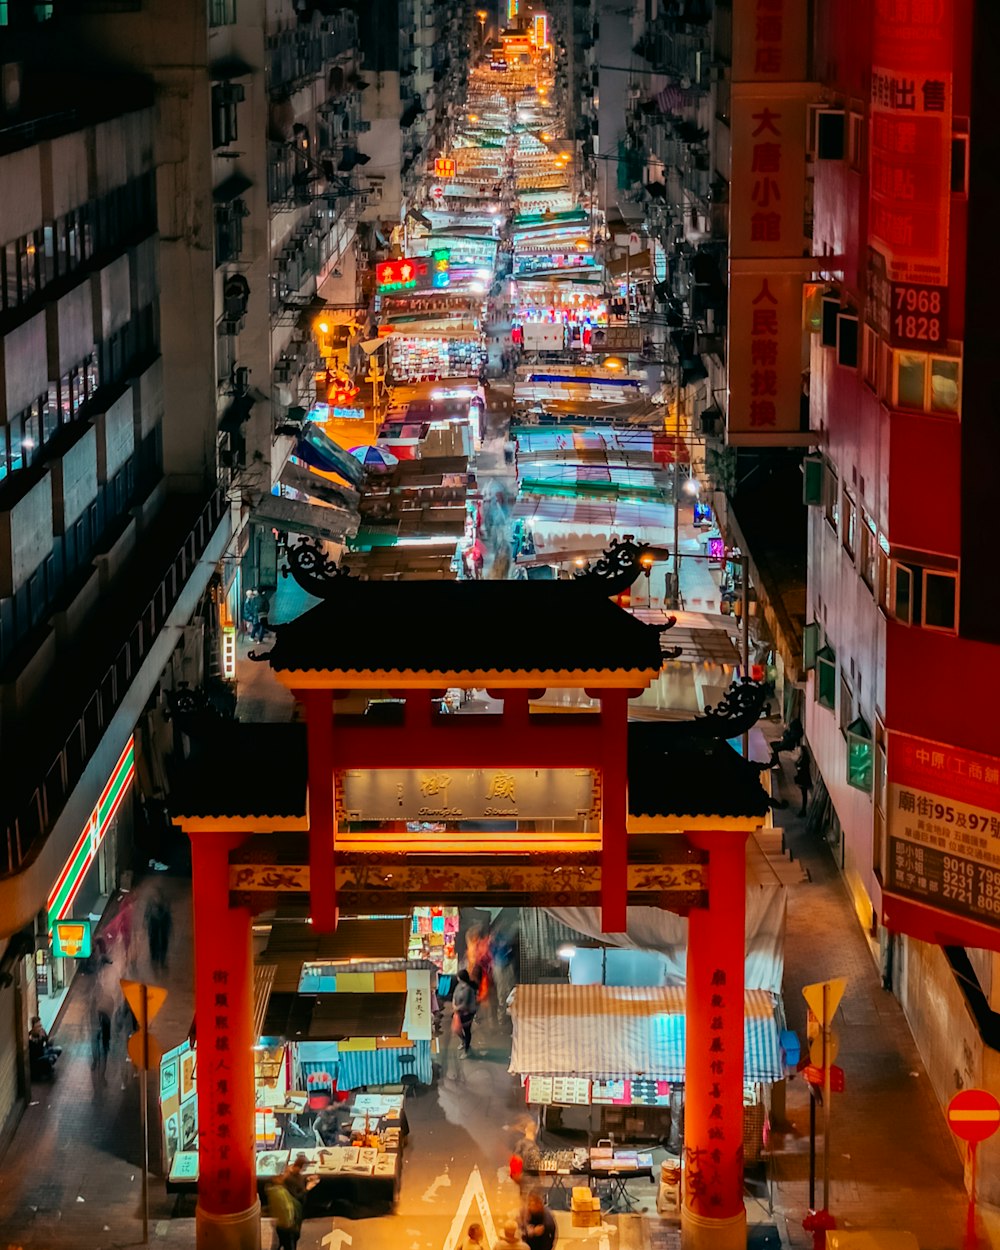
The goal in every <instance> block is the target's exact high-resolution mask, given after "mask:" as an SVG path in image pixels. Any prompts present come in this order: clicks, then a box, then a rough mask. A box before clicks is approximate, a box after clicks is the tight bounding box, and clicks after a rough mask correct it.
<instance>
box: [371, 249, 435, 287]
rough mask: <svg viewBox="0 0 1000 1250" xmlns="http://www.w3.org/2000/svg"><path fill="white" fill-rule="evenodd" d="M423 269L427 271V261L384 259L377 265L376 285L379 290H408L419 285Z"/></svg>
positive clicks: (406, 258) (405, 258)
mask: <svg viewBox="0 0 1000 1250" xmlns="http://www.w3.org/2000/svg"><path fill="white" fill-rule="evenodd" d="M421 270H422V271H423V272H424V273H426V272H427V262H426V261H420V260H411V259H409V258H408V257H404V258H403V259H402V260H384V261H381V262H380V263H379V264H377V265H376V266H375V286H376V287H377V288H378V290H379V291H406V290H410V289H411V288H413V287H415V286H416V285H417V278H418V277H419V276H420V273H421Z"/></svg>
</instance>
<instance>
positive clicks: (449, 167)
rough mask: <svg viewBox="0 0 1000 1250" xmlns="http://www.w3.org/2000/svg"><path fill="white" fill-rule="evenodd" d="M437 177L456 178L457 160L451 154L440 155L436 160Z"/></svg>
mask: <svg viewBox="0 0 1000 1250" xmlns="http://www.w3.org/2000/svg"><path fill="white" fill-rule="evenodd" d="M434 176H435V178H454V177H455V161H454V159H453V158H452V157H450V156H438V157H436V158H435V161H434Z"/></svg>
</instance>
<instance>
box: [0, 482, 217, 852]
mask: <svg viewBox="0 0 1000 1250" xmlns="http://www.w3.org/2000/svg"><path fill="white" fill-rule="evenodd" d="M226 506H227V502H226V497H225V495H224V494H223V493H222V491H216V492H215V493H214V494H213V495H212V496H211V498H210V499H209V500H208V502H207V503H206V504H205V506H204V508H203V509H202V511H201V513H200V514H199V516H198V519H197V521H196V522H195V523H194V525H193V526H192V527H191V529H190V530H189V531H188V534H187V536H186V538H185V539H184V541H183V543H182V544H181V546H180V549H179V550H178V551H177V554H176V555H175V556H174V558H173V560H172V561H171V563H170V565H169V567H168V568H167V570H166V572H165V573H164V575H163V578H162V579H161V581H160V584H159V585H158V586H157V588H156V590H155V591H154V592H153V595H152V597H151V598H150V600H149V601H148V602H147V604H146V606H145V607H144V608H143V609H142V611H141V612H140V614H139V619H138V620H137V621H136V623H135V625H134V626H133V627H132V631H131V633H130V634H129V636H128V639H127V641H126V642H125V643H124V645H123V646H122V647H121V649H120V650H119V651H118V654H117V655H116V656H115V658H114V660H113V661H112V662H111V664H110V665H109V666H108V668H107V669H106V671H105V672H104V674H103V675H102V676H101V678H100V680H99V681H98V682H97V683H96V685H95V687H94V690H93V693H92V694H91V695H90V698H89V699H88V700H87V702H86V704H85V706H84V708H83V711H82V712H81V713H80V716H79V717H78V719H77V721H76V723H75V724H74V725H73V727H72V729H71V730H70V732H69V734H68V736H67V737H66V739H65V741H64V742H63V745H62V747H61V748H60V750H59V751H58V753H57V754H56V757H55V759H53V760H52V761H51V763H50V764H49V765H48V767H47V769H46V770H45V773H44V775H43V777H42V779H41V781H39V782H38V784H37V785H35V786H34V788H33V789H32V790H31V792H30V794H29V795H28V796H27V797H22V796H15V795H12V794H11V793H10V790H8V791H7V794H6V795H5V803H4V807H5V809H6V810H5V812H4V817H3V826H2V838H3V841H2V845H0V876H3V875H7V874H10V873H14V872H17V871H19V870H20V868H21V867H22V865H23V864H24V863H25V862H26V861H27V859H28V858H29V856H30V853H31V851H32V850H33V849H34V848H35V846H36V845H37V844H38V843H39V842H40V841H43V840H44V839H45V838H46V837H47V836H48V834H49V833H50V832H51V830H52V827H53V825H54V824H55V822H56V819H57V818H58V816H59V814H60V813H61V811H62V809H63V807H64V806H65V805H66V802H67V800H68V799H69V796H70V795H71V794H72V792H73V789H74V787H75V786H76V785H77V783H78V782H79V780H80V778H81V777H82V776H83V772H84V769H85V768H86V767H87V764H88V763H89V762H90V759H91V757H92V756H93V754H94V753H95V751H96V750H97V747H98V745H99V744H100V741H101V739H102V737H103V736H104V733H105V731H106V730H107V728H108V726H109V725H110V724H111V720H112V718H113V717H114V715H115V713H116V712H117V710H118V708H119V707H120V706H121V704H122V701H123V700H124V698H125V696H126V694H127V693H128V690H129V687H130V686H131V683H132V681H133V679H134V678H135V676H136V674H137V673H138V671H139V669H140V667H141V666H142V663H143V661H144V660H145V659H146V657H147V656H148V655H149V653H150V651H151V649H152V647H153V644H154V643H155V642H156V639H157V637H158V636H159V634H160V631H161V630H162V629H163V626H164V625H165V624H166V622H167V618H168V617H169V615H170V612H171V611H172V610H173V608H174V605H175V604H176V603H177V600H178V599H179V598H180V595H181V593H182V591H183V590H184V587H185V585H186V584H187V581H188V578H189V577H190V575H191V573H192V571H193V570H194V567H195V565H196V564H197V563H198V561H199V559H200V558H201V556H202V554H203V553H204V551H205V548H206V547H207V546H208V542H209V539H210V538H211V536H212V534H213V532H214V531H215V529H216V527H217V526H218V524H219V521H220V520H221V519H222V516H223V513H224V511H225V508H226ZM29 784H30V783H29Z"/></svg>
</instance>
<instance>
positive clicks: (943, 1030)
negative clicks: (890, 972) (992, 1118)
mask: <svg viewBox="0 0 1000 1250" xmlns="http://www.w3.org/2000/svg"><path fill="white" fill-rule="evenodd" d="M900 941H901V943H902V950H901V954H900V959H899V968H900V972H901V977H900V982H901V983H900V984H899V985H898V986H897V987H896V992H897V994H898V996H899V1000H900V1002H901V1003H902V1004H903V1010H904V1011H905V1012H906V1018H907V1020H908V1021H909V1024H910V1028H911V1029H912V1030H913V1036H914V1039H915V1041H916V1043H917V1048H918V1049H919V1051H920V1057H921V1058H922V1059H923V1061H924V1064H925V1065H926V1067H927V1074H928V1076H929V1077H930V1079H931V1084H932V1085H933V1087H934V1092H935V1094H936V1095H937V1097H938V1100H939V1101H940V1102H941V1104H942V1106H944V1105H946V1104H947V1103H948V1101H949V1099H951V1097H952V1096H953V1095H954V1094H956V1093H958V1091H959V1090H960V1089H988V1090H990V1091H991V1092H992V1093H993V1094H995V1095H998V1096H1000V1054H998V1053H997V1052H996V1051H995V1050H991V1049H990V1048H988V1047H986V1046H984V1045H983V1042H982V1039H981V1037H980V1036H979V1030H978V1028H977V1026H976V1022H975V1020H974V1019H973V1018H972V1015H971V1013H970V1012H969V1008H968V1006H967V1004H966V1001H965V996H964V995H963V993H962V991H961V989H960V988H959V986H958V983H957V981H956V980H955V976H954V973H953V972H952V970H951V967H950V966H949V964H948V961H947V959H946V958H945V956H944V953H943V952H942V950H941V948H940V947H937V946H929V945H927V944H926V943H924V942H918V941H916V940H914V939H912V938H902V939H900ZM941 1132H942V1133H947V1134H948V1136H949V1137H952V1134H951V1132H950V1131H949V1129H948V1127H947V1125H946V1123H945V1120H944V1116H943V1114H942V1117H941ZM956 1149H958V1145H957V1143H956ZM962 1157H963V1158H964V1151H962ZM978 1189H979V1197H980V1199H981V1200H982V1201H984V1202H989V1203H993V1204H995V1205H996V1204H1000V1135H997V1136H994V1137H993V1138H991V1139H990V1140H989V1141H987V1142H984V1143H983V1144H982V1145H981V1146H980V1147H979V1186H978Z"/></svg>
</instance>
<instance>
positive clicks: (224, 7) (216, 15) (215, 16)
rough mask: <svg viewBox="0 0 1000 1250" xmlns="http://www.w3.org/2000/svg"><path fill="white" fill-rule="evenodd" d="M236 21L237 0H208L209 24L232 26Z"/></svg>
mask: <svg viewBox="0 0 1000 1250" xmlns="http://www.w3.org/2000/svg"><path fill="white" fill-rule="evenodd" d="M235 21H236V0H208V24H209V26H232V24H233V23H234V22H235Z"/></svg>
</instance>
